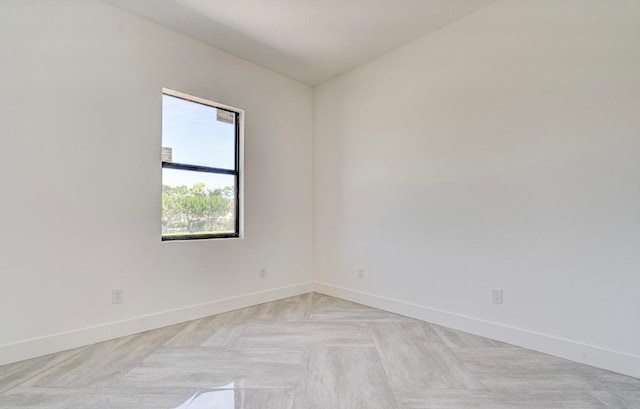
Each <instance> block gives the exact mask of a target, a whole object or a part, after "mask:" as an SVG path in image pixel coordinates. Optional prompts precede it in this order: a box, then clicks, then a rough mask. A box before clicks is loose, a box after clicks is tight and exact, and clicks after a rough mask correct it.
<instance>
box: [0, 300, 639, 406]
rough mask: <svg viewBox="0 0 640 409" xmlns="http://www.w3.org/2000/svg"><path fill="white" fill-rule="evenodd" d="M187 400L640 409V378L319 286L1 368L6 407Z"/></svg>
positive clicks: (1, 398) (0, 393)
mask: <svg viewBox="0 0 640 409" xmlns="http://www.w3.org/2000/svg"><path fill="white" fill-rule="evenodd" d="M181 405H182V406H181ZM178 407H180V408H181V409H186V408H191V409H204V408H209V409H233V408H243V409H291V408H296V409H316V408H317V409H320V408H322V409H330V408H331V409H333V408H336V409H338V408H339V409H364V408H367V409H368V408H370V409H510V408H514V409H555V408H558V409H560V408H562V409H639V408H640V379H636V378H632V377H627V376H623V375H619V374H615V373H612V372H608V371H604V370H601V369H597V368H593V367H590V366H586V365H582V364H578V363H575V362H571V361H567V360H564V359H560V358H555V357H552V356H549V355H545V354H541V353H538V352H533V351H530V350H526V349H523V348H518V347H515V346H512V345H508V344H504V343H501V342H497V341H494V340H490V339H487V338H482V337H478V336H475V335H471V334H467V333H463V332H460V331H455V330H451V329H447V328H444V327H440V326H437V325H433V324H428V323H425V322H422V321H418V320H413V319H410V318H406V317H402V316H399V315H395V314H391V313H388V312H385V311H380V310H376V309H373V308H369V307H365V306H362V305H358V304H354V303H351V302H348V301H344V300H340V299H337V298H333V297H328V296H325V295H321V294H317V293H309V294H304V295H301V296H297V297H292V298H287V299H284V300H280V301H275V302H271V303H267V304H262V305H258V306H255V307H250V308H244V309H241V310H237V311H232V312H229V313H225V314H220V315H215V316H211V317H207V318H203V319H199V320H195V321H191V322H187V323H183V324H178V325H174V326H171V327H166V328H162V329H158V330H154V331H148V332H145V333H141V334H137V335H132V336H129V337H124V338H119V339H115V340H112V341H107V342H103V343H99V344H96V345H91V346H87V347H83V348H78V349H74V350H71V351H65V352H61V353H58V354H53V355H48V356H45V357H41V358H36V359H31V360H28V361H24V362H19V363H16V364H12V365H7V366H4V367H0V408H11V409H45V408H46V409H63V408H65V409H67V408H69V409H70V408H74V409H78V408H80V409H82V408H92V409H102V408H109V409H125V408H126V409H133V408H135V409H141V408H145V409H147V408H148V409H155V408H158V409H173V408H178Z"/></svg>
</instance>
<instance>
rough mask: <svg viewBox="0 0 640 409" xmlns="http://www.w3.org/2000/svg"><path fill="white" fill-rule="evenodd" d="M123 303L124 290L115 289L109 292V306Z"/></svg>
mask: <svg viewBox="0 0 640 409" xmlns="http://www.w3.org/2000/svg"><path fill="white" fill-rule="evenodd" d="M122 302H124V290H123V289H122V288H116V289H113V290H111V304H120V303H122Z"/></svg>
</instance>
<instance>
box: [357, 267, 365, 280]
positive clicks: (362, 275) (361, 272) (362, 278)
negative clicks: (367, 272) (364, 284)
mask: <svg viewBox="0 0 640 409" xmlns="http://www.w3.org/2000/svg"><path fill="white" fill-rule="evenodd" d="M358 279H360V280H364V268H362V267H359V268H358Z"/></svg>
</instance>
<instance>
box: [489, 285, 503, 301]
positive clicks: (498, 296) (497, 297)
mask: <svg viewBox="0 0 640 409" xmlns="http://www.w3.org/2000/svg"><path fill="white" fill-rule="evenodd" d="M491 301H492V302H493V303H494V304H502V290H499V289H497V288H494V289H493V291H492V293H491Z"/></svg>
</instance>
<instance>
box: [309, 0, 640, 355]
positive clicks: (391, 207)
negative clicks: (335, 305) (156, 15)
mask: <svg viewBox="0 0 640 409" xmlns="http://www.w3.org/2000/svg"><path fill="white" fill-rule="evenodd" d="M614 4H615V6H613V5H612V3H611V2H604V1H596V0H589V1H579V2H578V1H556V0H553V1H552V0H548V1H539V0H522V1H501V2H498V3H496V4H494V5H492V6H489V7H488V8H486V9H484V10H481V11H479V12H478V13H476V14H474V15H472V16H470V17H467V18H466V19H464V20H461V21H459V22H457V23H454V24H452V25H450V26H447V27H445V28H443V29H441V30H440V31H438V32H436V33H433V34H431V35H429V36H427V37H424V38H422V39H420V40H418V41H416V42H414V43H411V44H409V45H407V46H405V47H403V48H401V49H398V50H396V51H394V52H392V53H390V54H388V55H386V56H384V57H382V58H380V59H378V60H375V61H373V62H371V63H369V64H367V65H365V66H362V67H360V68H358V69H356V70H353V71H351V72H350V73H347V74H345V75H343V76H341V77H338V78H337V79H335V80H332V81H330V82H328V83H325V84H324V85H322V86H320V87H318V88H317V89H316V93H315V164H316V165H315V180H316V184H315V189H316V195H315V223H316V224H315V229H316V230H315V231H316V233H315V249H316V251H315V274H316V276H315V279H316V281H318V282H324V283H327V284H329V285H333V286H338V287H341V288H346V289H352V290H356V291H362V292H365V293H369V294H375V295H378V296H382V297H388V298H392V299H396V300H401V301H403V302H407V303H414V304H418V305H422V306H426V307H429V308H434V309H437V310H442V311H449V312H451V313H454V314H462V315H465V316H469V317H473V318H476V319H478V320H484V321H489V322H495V323H498V324H501V325H507V326H512V327H516V328H521V329H524V330H527V331H533V332H536V333H541V334H548V335H549V336H552V337H558V338H564V339H568V340H572V341H575V342H579V343H585V344H588V345H593V346H596V347H599V348H603V349H609V350H613V351H618V352H620V353H624V354H629V355H635V356H638V355H640V297H639V296H638V294H639V292H638V290H639V289H640V251H638V245H639V244H640V212H639V211H638V210H639V209H640V156H639V155H640V115H639V114H638V113H639V112H640V75H638V73H640V47H638V45H639V44H640V19H638V16H639V15H640V3H638V2H635V1H616V2H614ZM360 267H362V268H364V272H365V278H364V279H363V280H359V279H357V270H358V268H360ZM492 288H500V289H503V290H504V304H503V305H497V304H492V303H491V289H492Z"/></svg>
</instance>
